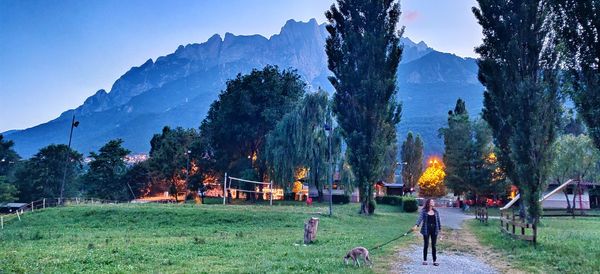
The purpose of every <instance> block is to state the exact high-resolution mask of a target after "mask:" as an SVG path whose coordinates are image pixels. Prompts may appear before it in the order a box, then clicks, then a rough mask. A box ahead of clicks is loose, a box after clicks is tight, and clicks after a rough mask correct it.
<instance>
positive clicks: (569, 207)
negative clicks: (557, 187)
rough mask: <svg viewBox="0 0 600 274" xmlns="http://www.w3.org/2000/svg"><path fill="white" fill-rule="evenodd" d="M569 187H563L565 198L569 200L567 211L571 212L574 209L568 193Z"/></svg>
mask: <svg viewBox="0 0 600 274" xmlns="http://www.w3.org/2000/svg"><path fill="white" fill-rule="evenodd" d="M567 188H568V186H567V187H566V188H564V189H563V193H564V194H565V200H566V201H567V213H570V212H571V210H572V209H571V201H569V195H568V194H567Z"/></svg>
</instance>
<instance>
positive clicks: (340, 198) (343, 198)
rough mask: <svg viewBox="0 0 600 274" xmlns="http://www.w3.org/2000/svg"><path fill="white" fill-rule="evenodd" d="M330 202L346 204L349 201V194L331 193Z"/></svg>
mask: <svg viewBox="0 0 600 274" xmlns="http://www.w3.org/2000/svg"><path fill="white" fill-rule="evenodd" d="M332 202H333V203H334V204H347V203H350V195H346V194H344V195H333V200H332Z"/></svg>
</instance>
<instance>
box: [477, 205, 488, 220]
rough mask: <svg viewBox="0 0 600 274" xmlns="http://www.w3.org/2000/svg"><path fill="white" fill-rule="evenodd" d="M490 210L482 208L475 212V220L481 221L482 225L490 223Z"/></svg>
mask: <svg viewBox="0 0 600 274" xmlns="http://www.w3.org/2000/svg"><path fill="white" fill-rule="evenodd" d="M488 218H489V215H488V210H487V207H480V208H477V210H475V219H477V220H479V222H480V223H485V224H487V223H488Z"/></svg>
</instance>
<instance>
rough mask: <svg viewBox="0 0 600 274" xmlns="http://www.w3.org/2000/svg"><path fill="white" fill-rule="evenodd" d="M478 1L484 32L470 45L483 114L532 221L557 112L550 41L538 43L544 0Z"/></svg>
mask: <svg viewBox="0 0 600 274" xmlns="http://www.w3.org/2000/svg"><path fill="white" fill-rule="evenodd" d="M478 3H479V8H473V12H474V14H475V17H476V18H477V20H478V22H479V24H480V25H481V26H482V28H483V35H484V39H483V44H482V45H481V46H479V47H478V48H477V49H476V52H477V53H478V54H479V55H480V56H481V57H480V58H479V60H478V66H479V75H478V76H479V80H480V82H481V83H482V84H483V85H484V86H485V88H486V90H485V93H484V109H483V118H484V119H485V120H486V121H487V122H488V124H489V125H490V127H491V129H492V133H493V137H494V141H495V143H496V146H497V147H498V150H499V155H498V159H499V160H500V163H501V165H502V168H503V169H504V170H505V171H506V173H507V175H508V177H509V178H510V179H511V181H512V182H513V183H514V184H516V185H517V187H518V188H519V192H520V193H521V198H522V200H523V201H524V203H523V205H526V207H527V212H528V220H529V222H532V223H537V222H538V221H539V216H540V212H541V205H540V203H539V202H538V199H539V197H540V195H541V191H542V190H543V188H544V184H545V182H546V178H547V173H548V163H549V160H550V159H551V149H550V146H551V144H552V141H553V140H554V139H555V135H556V127H557V124H558V120H559V113H560V102H559V99H558V82H557V80H556V71H555V70H554V68H553V66H554V64H555V63H556V51H554V50H553V48H552V43H544V42H545V41H546V40H547V39H548V37H551V36H550V34H551V33H550V31H549V28H547V27H546V26H547V25H546V21H547V19H548V15H549V10H548V3H547V2H546V1H541V0H528V1H509V0H501V1H490V0H478Z"/></svg>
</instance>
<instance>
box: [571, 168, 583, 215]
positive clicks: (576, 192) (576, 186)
mask: <svg viewBox="0 0 600 274" xmlns="http://www.w3.org/2000/svg"><path fill="white" fill-rule="evenodd" d="M580 183H581V178H580V179H579V181H577V185H575V189H573V209H572V210H571V214H572V215H573V219H575V208H576V207H577V206H575V197H577V194H579V184H580Z"/></svg>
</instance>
